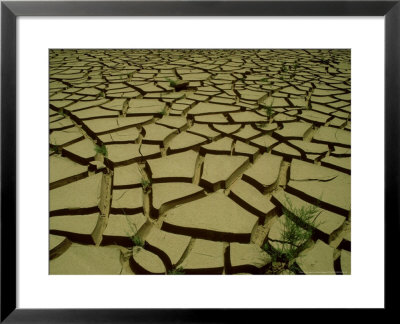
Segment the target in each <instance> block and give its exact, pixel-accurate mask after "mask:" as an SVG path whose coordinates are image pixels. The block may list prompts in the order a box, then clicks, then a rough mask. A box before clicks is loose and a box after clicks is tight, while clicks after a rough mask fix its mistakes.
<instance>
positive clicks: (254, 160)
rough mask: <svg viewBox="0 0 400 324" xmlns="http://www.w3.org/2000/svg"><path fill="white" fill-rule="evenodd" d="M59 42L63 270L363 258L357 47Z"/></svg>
mask: <svg viewBox="0 0 400 324" xmlns="http://www.w3.org/2000/svg"><path fill="white" fill-rule="evenodd" d="M49 55H50V110H49V112H50V120H49V121H50V126H49V130H50V137H49V142H50V154H49V155H50V157H49V159H50V161H49V164H50V237H49V240H50V245H49V246H50V273H51V274H243V273H249V274H301V273H304V274H350V273H351V266H350V264H351V262H350V260H351V235H350V233H351V218H350V214H351V205H350V201H351V199H350V179H351V177H350V170H351V168H350V165H351V162H350V160H351V145H350V144H351V79H350V75H351V74H350V72H351V68H350V51H349V50H50V54H49ZM310 206H315V208H316V211H317V212H316V213H315V214H314V215H312V216H313V217H312V219H309V221H304V219H303V218H302V214H301V213H302V211H304V210H306V209H305V208H306V207H310ZM287 222H292V223H291V224H294V225H295V230H296V231H297V233H298V234H299V235H300V237H301V238H300V239H299V240H298V241H296V242H294V241H293V242H292V241H290V240H289V239H288V238H287V236H285V228H286V227H287V224H288V223H287ZM304 233H309V234H310V235H308V236H307V235H305V236H302V235H303V234H304ZM286 247H291V248H294V251H295V253H294V254H293V255H292V256H291V257H290V258H289V257H288V254H285V253H286V252H285V253H284V255H282V254H279V253H278V252H279V251H280V252H282V251H287V250H285V248H286Z"/></svg>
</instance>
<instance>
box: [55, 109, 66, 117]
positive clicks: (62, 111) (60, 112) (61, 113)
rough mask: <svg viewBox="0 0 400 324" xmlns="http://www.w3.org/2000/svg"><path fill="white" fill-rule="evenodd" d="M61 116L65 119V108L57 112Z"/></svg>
mask: <svg viewBox="0 0 400 324" xmlns="http://www.w3.org/2000/svg"><path fill="white" fill-rule="evenodd" d="M57 113H58V114H59V115H61V116H63V117H65V113H64V108H62V107H61V108H60V110H59V111H58V112H57Z"/></svg>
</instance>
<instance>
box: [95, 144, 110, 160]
mask: <svg viewBox="0 0 400 324" xmlns="http://www.w3.org/2000/svg"><path fill="white" fill-rule="evenodd" d="M94 150H95V151H96V152H97V153H100V154H103V155H104V156H105V157H107V155H108V152H107V148H106V146H105V145H104V144H102V145H101V146H99V145H96V146H95V147H94Z"/></svg>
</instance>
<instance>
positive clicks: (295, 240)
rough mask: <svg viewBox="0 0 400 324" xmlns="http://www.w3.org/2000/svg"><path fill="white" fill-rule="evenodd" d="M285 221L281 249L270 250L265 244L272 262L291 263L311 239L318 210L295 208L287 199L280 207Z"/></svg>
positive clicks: (313, 206) (314, 206)
mask: <svg viewBox="0 0 400 324" xmlns="http://www.w3.org/2000/svg"><path fill="white" fill-rule="evenodd" d="M282 210H283V213H284V215H285V220H284V222H283V229H282V232H281V240H280V241H281V243H282V245H281V247H278V248H277V247H274V248H272V247H271V246H270V244H269V243H268V242H267V243H266V244H265V245H264V247H263V248H264V250H267V251H268V252H269V253H271V254H272V257H273V259H274V260H283V261H286V262H291V261H292V260H293V259H295V258H296V257H297V255H298V253H299V249H300V248H301V247H302V246H303V245H304V244H305V243H306V242H308V240H309V239H310V238H311V236H312V234H313V228H315V227H317V226H319V225H320V223H319V224H316V218H317V216H318V214H319V208H318V206H316V205H311V204H310V205H306V206H301V207H299V208H296V207H294V206H293V204H292V202H291V201H290V199H289V198H288V197H286V203H285V204H284V205H283V206H282Z"/></svg>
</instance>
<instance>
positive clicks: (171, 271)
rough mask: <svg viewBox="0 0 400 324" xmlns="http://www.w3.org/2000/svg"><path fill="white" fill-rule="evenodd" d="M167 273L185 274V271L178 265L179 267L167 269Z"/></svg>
mask: <svg viewBox="0 0 400 324" xmlns="http://www.w3.org/2000/svg"><path fill="white" fill-rule="evenodd" d="M168 274H169V275H183V274H185V271H184V270H183V268H182V267H179V268H175V269H172V270H169V271H168Z"/></svg>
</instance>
